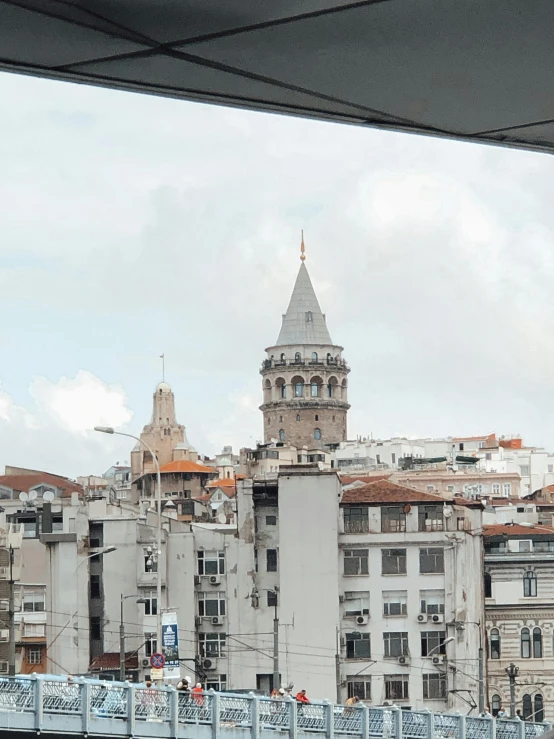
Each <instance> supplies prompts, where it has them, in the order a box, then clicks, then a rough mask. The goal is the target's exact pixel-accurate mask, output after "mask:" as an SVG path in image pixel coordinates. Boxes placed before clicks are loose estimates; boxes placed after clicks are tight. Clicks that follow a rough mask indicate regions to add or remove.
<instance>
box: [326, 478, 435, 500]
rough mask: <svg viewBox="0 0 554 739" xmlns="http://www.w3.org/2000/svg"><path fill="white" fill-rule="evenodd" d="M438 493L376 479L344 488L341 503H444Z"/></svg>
mask: <svg viewBox="0 0 554 739" xmlns="http://www.w3.org/2000/svg"><path fill="white" fill-rule="evenodd" d="M444 502H445V499H444V498H441V497H440V496H439V495H432V494H431V493H423V492H421V491H420V490H414V489H413V488H408V487H405V486H404V485H397V484H396V483H395V482H389V480H376V481H375V482H370V483H368V484H367V485H363V486H362V487H354V488H350V489H349V490H345V491H344V493H343V495H342V501H341V503H367V504H369V505H372V504H373V505H382V504H383V503H444Z"/></svg>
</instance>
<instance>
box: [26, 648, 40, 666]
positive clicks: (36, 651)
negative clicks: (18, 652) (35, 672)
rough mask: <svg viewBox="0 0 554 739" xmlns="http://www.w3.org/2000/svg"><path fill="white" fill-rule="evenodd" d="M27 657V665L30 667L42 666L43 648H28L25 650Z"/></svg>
mask: <svg viewBox="0 0 554 739" xmlns="http://www.w3.org/2000/svg"><path fill="white" fill-rule="evenodd" d="M25 656H26V657H27V664H29V665H41V664H42V649H41V647H27V648H26V650H25Z"/></svg>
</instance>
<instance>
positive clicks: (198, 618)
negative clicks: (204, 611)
mask: <svg viewBox="0 0 554 739" xmlns="http://www.w3.org/2000/svg"><path fill="white" fill-rule="evenodd" d="M194 623H195V624H196V625H197V626H200V624H201V623H202V616H196V618H195V619H194Z"/></svg>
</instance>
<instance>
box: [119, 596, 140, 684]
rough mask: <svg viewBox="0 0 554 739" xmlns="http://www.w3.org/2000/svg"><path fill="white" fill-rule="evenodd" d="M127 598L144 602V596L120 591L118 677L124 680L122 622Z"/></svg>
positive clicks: (123, 633) (123, 625) (123, 635)
mask: <svg viewBox="0 0 554 739" xmlns="http://www.w3.org/2000/svg"><path fill="white" fill-rule="evenodd" d="M127 598H136V599H137V600H136V602H137V603H146V598H137V596H136V595H123V593H121V609H120V618H119V679H120V681H121V682H122V683H123V682H125V672H126V670H125V624H124V623H123V601H124V600H127Z"/></svg>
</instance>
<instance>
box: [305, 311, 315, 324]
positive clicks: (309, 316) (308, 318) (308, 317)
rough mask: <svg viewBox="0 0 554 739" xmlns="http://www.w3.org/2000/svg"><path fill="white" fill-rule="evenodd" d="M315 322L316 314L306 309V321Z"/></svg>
mask: <svg viewBox="0 0 554 739" xmlns="http://www.w3.org/2000/svg"><path fill="white" fill-rule="evenodd" d="M313 322H314V314H313V313H312V311H311V310H307V311H306V323H313Z"/></svg>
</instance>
